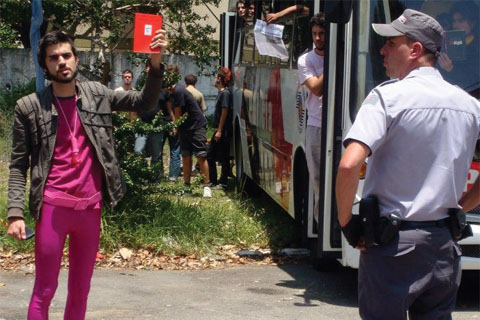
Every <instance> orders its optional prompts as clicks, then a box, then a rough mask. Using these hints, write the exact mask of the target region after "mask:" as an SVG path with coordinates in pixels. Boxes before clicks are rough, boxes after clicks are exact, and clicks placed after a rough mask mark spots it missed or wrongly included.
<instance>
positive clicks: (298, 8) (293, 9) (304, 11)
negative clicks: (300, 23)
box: [267, 4, 310, 24]
mask: <svg viewBox="0 0 480 320" xmlns="http://www.w3.org/2000/svg"><path fill="white" fill-rule="evenodd" d="M292 13H298V14H301V15H308V14H309V13H310V9H309V8H308V7H307V6H304V5H301V4H297V5H293V6H290V7H287V8H285V9H283V10H282V11H279V12H276V13H269V14H267V24H270V23H273V22H275V21H277V20H278V19H281V18H283V17H285V16H287V15H289V14H292Z"/></svg>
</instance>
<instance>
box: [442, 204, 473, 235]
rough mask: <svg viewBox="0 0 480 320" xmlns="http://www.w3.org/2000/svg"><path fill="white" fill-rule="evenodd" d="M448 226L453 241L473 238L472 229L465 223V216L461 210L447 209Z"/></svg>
mask: <svg viewBox="0 0 480 320" xmlns="http://www.w3.org/2000/svg"><path fill="white" fill-rule="evenodd" d="M448 215H449V216H450V217H449V219H448V224H449V227H450V232H451V234H452V237H453V239H454V240H455V241H460V240H462V239H465V238H468V237H471V236H473V232H472V227H471V226H470V225H469V224H468V223H467V215H466V214H465V212H463V211H462V210H461V209H458V208H451V209H448Z"/></svg>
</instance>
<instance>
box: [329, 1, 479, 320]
mask: <svg viewBox="0 0 480 320" xmlns="http://www.w3.org/2000/svg"><path fill="white" fill-rule="evenodd" d="M373 29H374V30H375V32H376V33H377V34H379V35H381V36H384V37H386V43H385V45H384V46H383V48H382V49H381V51H380V53H381V54H382V55H383V56H384V66H385V68H386V73H387V75H388V76H390V77H391V78H395V80H391V81H387V82H385V83H383V84H381V85H379V86H378V87H376V88H375V89H373V90H372V91H371V92H370V94H369V95H368V96H367V98H366V99H365V101H364V102H363V104H362V107H361V108H360V110H359V113H358V115H357V118H356V120H355V123H354V124H353V126H352V128H351V129H350V131H349V133H348V135H347V137H346V139H345V141H344V146H345V148H346V150H345V153H344V156H343V157H342V160H341V162H340V166H339V170H338V175H337V183H336V197H337V204H338V219H339V222H340V225H341V226H342V230H343V232H344V235H345V237H346V238H347V241H349V243H350V244H352V245H353V246H355V247H357V248H358V249H360V250H361V254H360V266H359V273H358V287H359V308H360V316H361V317H362V318H363V319H407V311H408V313H409V316H410V319H451V312H452V310H453V308H454V306H455V298H456V293H457V290H458V286H459V284H460V277H461V267H460V255H461V251H460V249H459V246H458V244H457V243H456V242H455V241H454V240H453V238H452V236H451V234H450V231H449V228H448V226H447V223H446V220H445V218H447V217H448V210H449V208H459V207H460V206H459V204H458V203H459V200H460V197H461V195H462V191H463V188H464V186H465V183H466V178H467V173H468V170H469V166H470V163H471V160H472V157H473V152H474V148H475V143H476V142H477V140H479V139H480V104H479V102H478V101H476V100H475V99H473V98H472V97H471V96H469V95H468V94H467V93H466V92H464V91H463V90H461V89H460V88H458V87H455V86H453V85H451V84H449V83H447V82H446V81H444V80H443V79H442V76H441V75H440V73H439V72H438V70H436V69H435V68H434V67H433V66H434V65H435V62H436V60H437V58H438V56H439V53H440V47H441V44H442V36H443V29H442V27H441V26H440V24H439V23H438V22H437V21H436V20H435V19H433V18H432V17H430V16H428V15H426V14H424V13H421V12H418V11H415V10H411V9H407V10H405V11H404V12H403V14H402V15H401V16H400V17H399V18H398V19H396V20H395V21H393V22H392V23H391V24H373ZM367 157H369V161H368V169H367V175H366V179H365V185H364V189H363V196H364V197H365V196H366V195H375V196H376V197H377V198H378V202H379V208H380V215H381V216H382V217H387V216H390V215H392V216H394V217H396V218H397V219H401V220H402V221H401V223H400V225H401V227H400V229H399V231H398V232H397V233H396V234H395V237H394V238H393V240H392V241H391V242H390V243H388V244H383V245H375V246H371V247H368V248H365V246H364V242H363V241H362V240H360V241H356V240H355V238H354V237H353V235H354V232H352V230H354V229H355V228H352V225H355V223H356V222H357V221H358V218H357V217H358V216H356V215H355V216H353V215H352V214H351V212H352V211H351V210H352V204H353V200H354V197H355V192H356V190H357V186H358V177H359V172H360V169H361V166H362V164H363V163H364V161H365V160H366V158H367Z"/></svg>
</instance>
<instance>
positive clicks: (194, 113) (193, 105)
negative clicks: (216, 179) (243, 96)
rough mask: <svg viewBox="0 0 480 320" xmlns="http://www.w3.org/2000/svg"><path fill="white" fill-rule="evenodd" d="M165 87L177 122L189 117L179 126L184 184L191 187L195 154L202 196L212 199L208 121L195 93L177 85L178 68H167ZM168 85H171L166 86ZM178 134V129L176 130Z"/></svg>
mask: <svg viewBox="0 0 480 320" xmlns="http://www.w3.org/2000/svg"><path fill="white" fill-rule="evenodd" d="M165 78H166V80H165V87H166V88H167V90H168V92H169V93H170V97H171V99H170V100H171V102H172V109H173V113H174V116H175V120H178V119H179V118H180V117H182V116H183V115H185V114H187V118H186V120H185V121H184V122H183V123H182V124H181V125H180V126H179V127H178V134H179V138H180V150H181V153H182V160H183V181H184V183H185V185H186V186H190V180H191V175H192V155H195V156H196V158H197V161H198V164H199V165H200V172H201V173H202V174H203V184H204V187H203V197H205V198H210V197H211V196H212V190H210V180H209V175H208V163H207V161H206V156H207V119H205V116H204V115H203V113H202V109H200V106H199V105H198V103H197V101H196V100H195V98H194V97H193V96H192V94H191V93H190V92H189V91H188V90H187V89H186V88H185V86H184V85H182V84H181V83H179V82H178V80H180V74H179V70H178V66H176V65H169V66H167V75H166V77H165ZM167 82H168V83H167ZM174 134H176V130H174Z"/></svg>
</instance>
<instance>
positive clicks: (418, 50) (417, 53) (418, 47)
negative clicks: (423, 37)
mask: <svg viewBox="0 0 480 320" xmlns="http://www.w3.org/2000/svg"><path fill="white" fill-rule="evenodd" d="M410 50H411V52H410V56H411V57H412V58H414V59H418V58H420V57H421V56H422V55H423V51H424V47H423V45H422V44H421V43H420V42H418V41H415V42H414V43H413V44H412V47H411V49H410Z"/></svg>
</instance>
